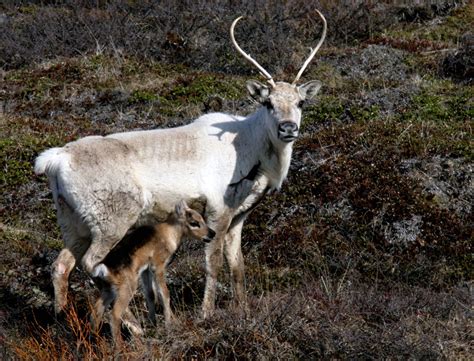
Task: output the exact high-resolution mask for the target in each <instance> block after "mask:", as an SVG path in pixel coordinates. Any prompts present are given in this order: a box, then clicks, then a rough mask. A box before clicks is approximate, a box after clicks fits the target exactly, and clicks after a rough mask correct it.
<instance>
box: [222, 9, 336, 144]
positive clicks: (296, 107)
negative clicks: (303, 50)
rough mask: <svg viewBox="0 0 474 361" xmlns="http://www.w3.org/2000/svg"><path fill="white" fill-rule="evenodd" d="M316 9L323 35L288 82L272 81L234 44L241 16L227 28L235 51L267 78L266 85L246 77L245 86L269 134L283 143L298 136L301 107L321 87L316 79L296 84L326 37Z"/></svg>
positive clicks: (325, 25)
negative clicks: (260, 110) (263, 110)
mask: <svg viewBox="0 0 474 361" xmlns="http://www.w3.org/2000/svg"><path fill="white" fill-rule="evenodd" d="M316 11H317V13H318V14H319V16H320V17H321V19H322V20H323V34H322V36H321V39H320V40H319V42H318V45H316V47H315V48H314V50H313V51H312V52H311V54H310V55H309V57H308V59H306V61H305V62H304V64H303V66H302V67H301V69H300V71H299V72H298V74H297V75H296V78H295V80H293V82H292V83H291V84H289V83H286V82H276V83H275V81H274V80H273V78H272V76H271V75H270V74H269V73H268V72H267V71H266V70H265V69H264V68H263V67H262V66H261V65H260V64H258V63H257V61H256V60H255V59H253V58H252V57H251V56H250V55H248V54H247V53H246V52H245V51H243V50H242V48H241V47H240V46H239V45H238V44H237V41H236V40H235V36H234V28H235V25H236V24H237V22H238V21H239V20H240V19H241V18H242V17H238V18H237V19H235V20H234V22H233V23H232V26H231V27H230V37H231V39H232V43H233V44H234V46H235V48H236V49H237V51H238V52H239V53H240V54H242V55H243V56H244V58H245V59H247V60H248V61H249V62H250V63H252V64H253V65H255V66H256V67H257V69H258V70H259V72H260V74H262V75H263V76H264V77H266V78H267V82H268V83H269V85H268V86H267V85H264V84H262V83H260V82H258V81H255V80H250V81H248V82H247V89H248V91H249V93H250V95H251V96H252V97H253V98H254V99H255V100H256V101H258V102H259V103H260V104H262V105H263V106H264V107H265V108H266V109H267V115H268V116H267V119H268V123H269V129H270V133H271V135H272V137H273V138H274V139H277V140H279V141H281V142H284V143H290V142H292V141H294V140H295V139H296V138H297V137H298V135H299V128H300V123H301V109H302V106H303V104H304V102H305V101H306V100H309V99H311V98H312V97H313V96H315V95H316V94H317V93H318V91H319V89H320V88H321V82H319V81H317V80H313V81H309V82H307V83H305V84H303V85H299V86H297V85H296V83H297V82H298V80H299V79H300V77H301V75H302V74H303V72H304V70H305V69H306V67H307V66H308V64H309V63H310V62H311V60H312V59H313V57H314V55H315V54H316V52H317V51H318V50H319V48H320V47H321V45H322V44H323V42H324V39H325V37H326V30H327V23H326V19H325V18H324V16H323V14H321V13H320V12H319V11H318V10H316Z"/></svg>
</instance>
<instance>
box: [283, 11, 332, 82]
mask: <svg viewBox="0 0 474 361" xmlns="http://www.w3.org/2000/svg"><path fill="white" fill-rule="evenodd" d="M316 12H317V13H318V14H319V16H320V17H321V19H322V20H323V34H322V35H321V40H319V43H318V45H316V47H315V48H314V50H313V51H312V52H311V54H310V55H309V57H308V59H306V61H305V62H304V64H303V66H302V67H301V69H300V71H299V72H298V75H296V78H295V80H293V83H292V84H296V82H297V81H298V80H300V77H301V75H302V74H303V72H304V71H305V69H306V67H307V66H308V64H309V63H310V61H311V60H313V57H314V56H315V55H316V53H317V52H318V50H319V48H320V47H321V45H323V42H324V39H325V38H326V31H327V28H328V26H327V22H326V19H325V18H324V15H323V14H321V12H320V11H319V10H316Z"/></svg>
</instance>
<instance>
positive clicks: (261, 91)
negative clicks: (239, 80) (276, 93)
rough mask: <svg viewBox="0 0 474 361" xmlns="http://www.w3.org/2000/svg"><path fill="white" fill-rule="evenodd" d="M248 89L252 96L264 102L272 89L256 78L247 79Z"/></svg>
mask: <svg viewBox="0 0 474 361" xmlns="http://www.w3.org/2000/svg"><path fill="white" fill-rule="evenodd" d="M247 90H248V91H249V94H250V96H251V97H252V98H254V99H255V100H256V101H257V102H259V103H264V102H265V101H266V100H267V98H268V96H269V95H270V89H269V88H268V87H267V86H266V85H263V84H262V83H260V82H258V81H256V80H248V81H247Z"/></svg>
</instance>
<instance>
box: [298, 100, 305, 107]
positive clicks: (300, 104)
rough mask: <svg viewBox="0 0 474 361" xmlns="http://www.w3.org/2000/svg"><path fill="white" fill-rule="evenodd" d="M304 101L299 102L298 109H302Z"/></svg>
mask: <svg viewBox="0 0 474 361" xmlns="http://www.w3.org/2000/svg"><path fill="white" fill-rule="evenodd" d="M303 105H304V100H300V101H299V103H298V108H303Z"/></svg>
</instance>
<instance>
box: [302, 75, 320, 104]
mask: <svg viewBox="0 0 474 361" xmlns="http://www.w3.org/2000/svg"><path fill="white" fill-rule="evenodd" d="M322 85H323V84H322V83H321V82H320V81H319V80H311V81H309V82H307V83H304V84H303V85H300V86H299V87H298V91H299V92H300V95H301V97H302V98H303V100H309V99H311V98H312V97H314V96H315V95H316V94H318V92H319V89H321V86H322Z"/></svg>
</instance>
